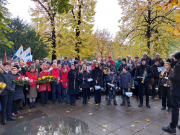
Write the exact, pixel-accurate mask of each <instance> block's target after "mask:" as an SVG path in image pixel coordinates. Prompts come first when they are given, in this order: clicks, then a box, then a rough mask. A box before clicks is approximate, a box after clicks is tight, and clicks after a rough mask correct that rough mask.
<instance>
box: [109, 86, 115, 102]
mask: <svg viewBox="0 0 180 135" xmlns="http://www.w3.org/2000/svg"><path fill="white" fill-rule="evenodd" d="M110 88H111V86H109V85H108V89H109V102H110V101H111V96H112V95H113V100H114V102H116V87H112V90H110Z"/></svg>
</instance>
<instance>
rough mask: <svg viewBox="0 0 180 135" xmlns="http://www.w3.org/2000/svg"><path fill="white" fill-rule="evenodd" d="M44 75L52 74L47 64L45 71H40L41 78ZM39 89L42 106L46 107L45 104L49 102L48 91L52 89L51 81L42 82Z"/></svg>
mask: <svg viewBox="0 0 180 135" xmlns="http://www.w3.org/2000/svg"><path fill="white" fill-rule="evenodd" d="M43 76H51V74H50V73H49V72H48V67H46V66H44V67H43V71H41V72H40V73H39V78H42V77H43ZM39 91H40V94H41V104H42V107H44V106H45V104H49V103H48V93H49V91H51V85H50V82H46V83H40V86H39Z"/></svg>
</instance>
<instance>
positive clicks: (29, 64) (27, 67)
mask: <svg viewBox="0 0 180 135" xmlns="http://www.w3.org/2000/svg"><path fill="white" fill-rule="evenodd" d="M30 66H31V61H27V62H26V71H28V69H29V67H30Z"/></svg>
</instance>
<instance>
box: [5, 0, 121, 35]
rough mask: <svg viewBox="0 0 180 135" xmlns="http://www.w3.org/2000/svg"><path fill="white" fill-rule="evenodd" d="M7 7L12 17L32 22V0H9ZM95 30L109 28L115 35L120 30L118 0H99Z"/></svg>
mask: <svg viewBox="0 0 180 135" xmlns="http://www.w3.org/2000/svg"><path fill="white" fill-rule="evenodd" d="M8 2H9V5H7V8H8V9H9V11H10V12H11V13H12V17H17V16H19V17H20V18H22V19H23V20H24V21H25V20H26V21H27V22H29V23H30V22H31V19H30V16H29V13H28V9H29V7H34V2H32V1H31V0H8ZM95 10H96V15H95V22H94V24H95V26H94V30H96V29H97V28H99V29H108V30H109V31H110V32H111V33H112V34H113V36H115V35H116V32H117V31H118V20H119V19H120V18H121V9H120V6H119V5H118V0H97V4H96V9H95Z"/></svg>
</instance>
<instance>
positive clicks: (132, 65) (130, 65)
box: [127, 55, 136, 70]
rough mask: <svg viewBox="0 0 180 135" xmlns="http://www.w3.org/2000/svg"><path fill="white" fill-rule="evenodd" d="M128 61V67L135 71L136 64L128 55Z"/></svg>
mask: <svg viewBox="0 0 180 135" xmlns="http://www.w3.org/2000/svg"><path fill="white" fill-rule="evenodd" d="M127 57H128V60H127V65H128V66H129V67H130V69H131V70H133V69H134V68H135V66H136V65H135V62H134V60H133V59H132V57H131V55H128V56H127Z"/></svg>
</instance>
